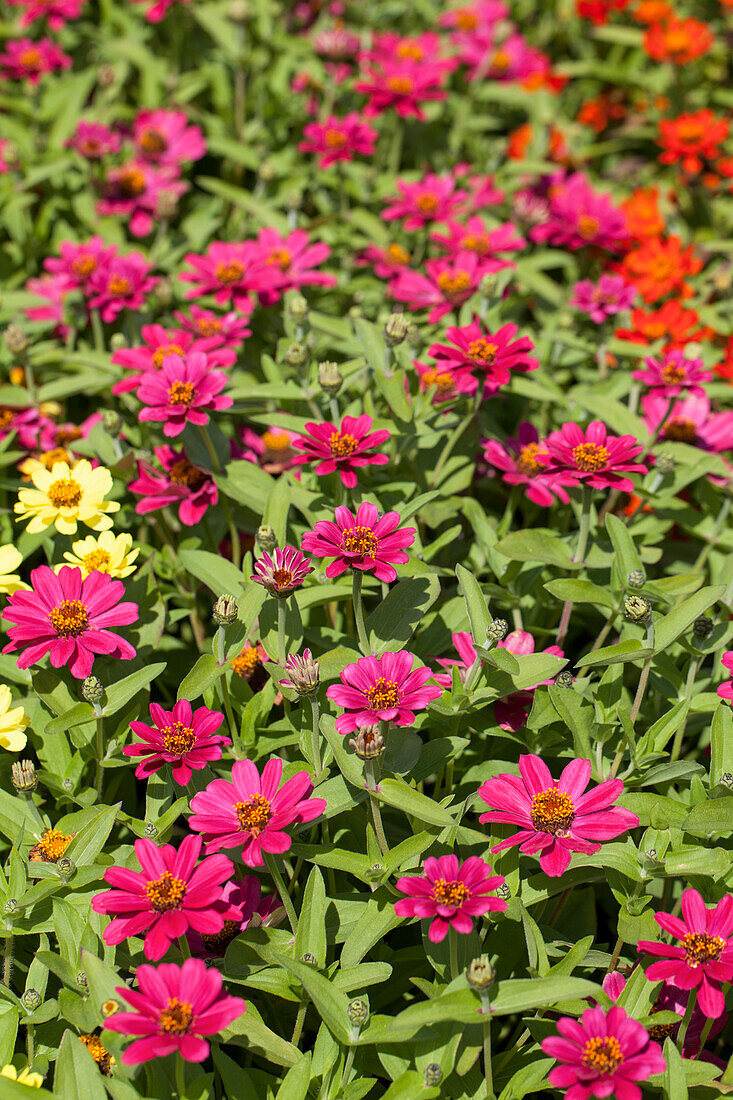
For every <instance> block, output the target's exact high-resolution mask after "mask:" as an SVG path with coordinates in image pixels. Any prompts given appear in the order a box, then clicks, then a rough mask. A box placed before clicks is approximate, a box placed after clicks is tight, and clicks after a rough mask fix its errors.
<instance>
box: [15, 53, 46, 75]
mask: <svg viewBox="0 0 733 1100" xmlns="http://www.w3.org/2000/svg"><path fill="white" fill-rule="evenodd" d="M20 63H21V65H22V66H23V68H24V69H29V70H31V71H32V72H36V71H37V70H38V69H40V67H41V65H42V58H41V52H40V50H35V49H28V50H23V53H22V54H21V55H20Z"/></svg>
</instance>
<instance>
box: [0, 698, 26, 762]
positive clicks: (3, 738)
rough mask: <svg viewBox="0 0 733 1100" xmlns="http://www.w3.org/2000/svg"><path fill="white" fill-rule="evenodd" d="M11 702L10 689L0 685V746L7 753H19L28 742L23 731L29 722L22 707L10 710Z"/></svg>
mask: <svg viewBox="0 0 733 1100" xmlns="http://www.w3.org/2000/svg"><path fill="white" fill-rule="evenodd" d="M11 702H12V700H11V697H10V688H9V687H8V686H7V684H0V746H2V747H3V748H4V749H8V751H9V752H20V750H21V749H24V748H25V743H26V741H27V740H28V738H27V737H26V735H25V731H26V730H27V728H28V726H29V725H30V724H31V720H30V718H29V717H28V715H27V714H26V713H25V711H24V710H23V708H22V707H13V709H12V710H11V709H10V705H11Z"/></svg>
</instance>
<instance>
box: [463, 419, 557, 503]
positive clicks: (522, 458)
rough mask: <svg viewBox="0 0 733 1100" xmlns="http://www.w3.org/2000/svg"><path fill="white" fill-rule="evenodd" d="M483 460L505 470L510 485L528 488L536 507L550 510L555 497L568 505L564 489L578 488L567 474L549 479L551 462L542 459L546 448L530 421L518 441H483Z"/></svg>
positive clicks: (504, 478)
mask: <svg viewBox="0 0 733 1100" xmlns="http://www.w3.org/2000/svg"><path fill="white" fill-rule="evenodd" d="M481 445H482V447H483V458H484V461H485V462H487V463H488V464H489V465H490V466H495V467H496V469H497V470H502V471H503V474H502V480H503V481H505V482H506V483H507V485H525V486H526V492H527V496H528V497H529V499H530V500H532V501H534V503H535V504H539V505H540V506H541V507H543V508H549V507H550V505H552V504H554V503H555V497H557V498H558V499H559V500H561V501H562V502H563V504H567V503H568V501H569V500H570V498H569V496H568V494H567V493H566V492H565V489H564V488H563V486H564V485H574V484H575V481H574V479H573V478H570V477H568V476H567V475H563V474H556V475H555V474H553V475H552V476H550V475H548V473H547V470H548V460H547V459H546V457H544V456H543V455H542V453H541V452H542V451H544V444H543V443H542V442H541V441H540V437H539V434H538V432H537V429H536V428H535V427H534V426H533V425H532V424H528V423H527V422H526V421H525V422H524V423H522V424H520V425H519V428H518V430H517V438H516V439H507V440H505V442H504V444H503V445H502V444H501V443H498V442H497V441H496V440H495V439H482V440H481Z"/></svg>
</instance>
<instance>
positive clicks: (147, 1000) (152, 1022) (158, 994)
mask: <svg viewBox="0 0 733 1100" xmlns="http://www.w3.org/2000/svg"><path fill="white" fill-rule="evenodd" d="M135 978H136V980H137V984H138V986H139V987H140V991H139V992H138V991H137V990H135V989H128V988H127V986H126V985H121V986H117V987H116V989H115V992H116V993H117V994H118V995H119V996H120V997H122V999H123V1001H127V1003H128V1004H129V1005H131V1007H132V1009H133V1011H132V1012H115V1013H114V1015H112V1016H108V1017H107V1019H106V1020H105V1021H104V1026H105V1027H106V1029H107V1030H108V1031H118V1032H120V1033H121V1034H122V1035H140V1036H141V1038H140V1039H136V1040H135V1042H134V1043H131V1044H130V1046H129V1047H128V1048H127V1050H126V1051H125V1052H124V1054H123V1055H122V1061H123V1063H124V1065H126V1066H135V1065H137V1064H138V1063H139V1062H149V1061H151V1059H153V1058H165V1056H166V1055H167V1054H173V1053H175V1051H178V1052H179V1053H180V1055H181V1057H182V1058H184V1059H185V1061H187V1062H203V1061H204V1059H205V1058H207V1057H208V1054H209V1044H208V1043H207V1042H206V1040H205V1039H202V1038H201V1036H202V1035H216V1033H217V1032H219V1031H222V1030H223V1029H224V1028H225V1027H227V1026H228V1025H229V1024H231V1023H232V1022H233V1021H234V1020H238V1019H239V1017H240V1016H241V1015H242V1014H243V1013H244V1012H245V1011H246V1008H247V1006H246V1004H245V1003H244V1001H243V1000H242V998H241V997H230V996H229V995H228V994H227V993H224V992H223V991H222V985H223V979H222V976H221V974H220V973H219V971H218V970H214V969H213V968H211V969H208V968H207V967H206V964H205V963H203V962H202V961H201V959H186V961H185V962H184V964H183V966H176V964H175V963H163V964H162V965H161V966H158V967H155V966H147V965H146V964H143V965H142V966H139V967H138V968H137V973H136V975H135Z"/></svg>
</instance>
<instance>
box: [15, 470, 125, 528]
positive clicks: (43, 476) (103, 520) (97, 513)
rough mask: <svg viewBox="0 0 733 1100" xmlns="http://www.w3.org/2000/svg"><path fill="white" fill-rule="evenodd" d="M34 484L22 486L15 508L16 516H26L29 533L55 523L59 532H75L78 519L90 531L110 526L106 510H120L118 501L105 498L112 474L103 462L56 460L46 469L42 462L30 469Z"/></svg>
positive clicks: (109, 487)
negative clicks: (29, 487) (96, 464)
mask: <svg viewBox="0 0 733 1100" xmlns="http://www.w3.org/2000/svg"><path fill="white" fill-rule="evenodd" d="M31 481H32V482H33V485H34V486H35V488H33V489H21V490H20V491H19V493H18V503H17V504H16V505H15V512H16V514H17V516H18V519H19V520H29V523H28V527H27V530H28V532H29V533H30V534H31V535H38V534H41V533H42V532H43V531H46V530H48V528H49V527H55V528H56V530H57V531H60V532H61V534H62V535H75V534H76V528H77V524H78V523H84V524H86V526H87V527H91V529H92V530H93V531H106V530H108V528H110V527H111V526H112V520H111V519H110V518H109V515H108V513H110V512H117V511H119V507H120V506H119V504H118V503H117V501H110V500H105V499H104V498H105V496H106V495H107V493H109V491H110V489H111V488H112V475H111V473H110V472H109V470H107V469H105V467H104V466H97V467H95V468H94V469H92V466H91V463H89V462H87V460H86V459H85V458H82V459H81V460H80V461H79V462H77V463H76V464H75V465H74V466H72V467H69V465H68V463H66V462H57V463H56V464H55V466H54V467H53V469H52V470H51V471H50V472H49V471H48V470H46V469H45V468H44V467H43V466H42V464H41V463H39V464H38V467H37V468H36V469H34V470H33V472H32V473H31Z"/></svg>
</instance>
